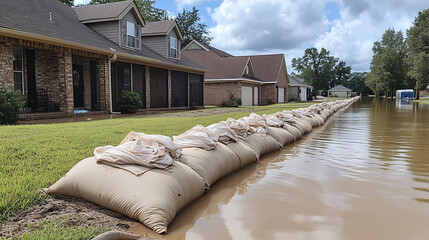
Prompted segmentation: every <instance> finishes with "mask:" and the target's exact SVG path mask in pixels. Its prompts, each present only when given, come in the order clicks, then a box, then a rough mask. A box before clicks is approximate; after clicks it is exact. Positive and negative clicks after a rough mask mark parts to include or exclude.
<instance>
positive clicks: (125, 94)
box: [118, 90, 143, 113]
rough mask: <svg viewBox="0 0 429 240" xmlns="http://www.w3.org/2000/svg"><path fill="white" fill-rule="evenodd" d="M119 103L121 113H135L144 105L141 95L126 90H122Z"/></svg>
mask: <svg viewBox="0 0 429 240" xmlns="http://www.w3.org/2000/svg"><path fill="white" fill-rule="evenodd" d="M118 102H119V103H120V104H121V113H135V112H137V110H138V109H139V108H140V106H141V105H142V104H143V102H142V100H140V94H138V93H137V92H133V91H126V90H122V92H121V97H120V98H119V99H118Z"/></svg>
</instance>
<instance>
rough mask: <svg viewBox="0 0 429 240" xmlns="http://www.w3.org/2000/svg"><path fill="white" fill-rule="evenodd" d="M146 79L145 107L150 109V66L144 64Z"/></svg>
mask: <svg viewBox="0 0 429 240" xmlns="http://www.w3.org/2000/svg"><path fill="white" fill-rule="evenodd" d="M144 72H145V75H146V77H145V79H146V109H150V67H149V66H145V71H144Z"/></svg>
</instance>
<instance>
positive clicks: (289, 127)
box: [283, 124, 303, 141]
mask: <svg viewBox="0 0 429 240" xmlns="http://www.w3.org/2000/svg"><path fill="white" fill-rule="evenodd" d="M283 129H285V130H286V131H288V132H290V133H291V134H292V135H293V137H294V141H296V140H298V139H300V138H301V137H302V134H303V133H302V132H301V131H300V130H299V129H298V128H296V127H295V126H292V125H290V124H285V125H283Z"/></svg>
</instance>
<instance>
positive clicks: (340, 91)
mask: <svg viewBox="0 0 429 240" xmlns="http://www.w3.org/2000/svg"><path fill="white" fill-rule="evenodd" d="M351 95H352V90H350V89H348V88H346V87H344V86H343V85H337V86H335V87H333V88H331V89H329V90H328V97H333V96H337V97H351Z"/></svg>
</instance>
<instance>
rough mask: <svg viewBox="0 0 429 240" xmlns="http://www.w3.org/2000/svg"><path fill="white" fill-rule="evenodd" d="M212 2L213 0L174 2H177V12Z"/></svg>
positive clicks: (175, 0) (176, 0) (179, 0)
mask: <svg viewBox="0 0 429 240" xmlns="http://www.w3.org/2000/svg"><path fill="white" fill-rule="evenodd" d="M210 1H213V0H174V2H176V5H177V10H178V11H179V12H181V11H182V9H183V8H185V7H193V6H196V5H198V4H200V3H203V2H210Z"/></svg>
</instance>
